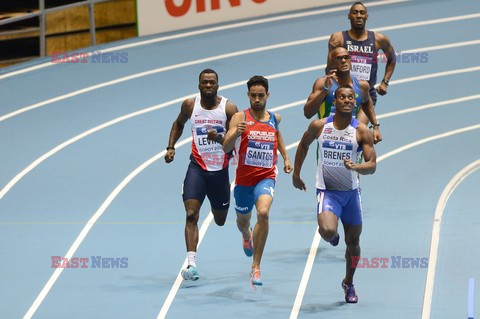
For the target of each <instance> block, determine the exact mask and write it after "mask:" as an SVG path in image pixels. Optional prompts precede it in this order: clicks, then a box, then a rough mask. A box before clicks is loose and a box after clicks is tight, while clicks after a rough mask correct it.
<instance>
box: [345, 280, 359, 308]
mask: <svg viewBox="0 0 480 319" xmlns="http://www.w3.org/2000/svg"><path fill="white" fill-rule="evenodd" d="M342 288H343V291H344V292H345V301H346V302H347V303H357V302H358V296H357V293H356V292H355V287H354V286H353V284H351V285H347V284H346V283H345V279H344V280H343V281H342Z"/></svg>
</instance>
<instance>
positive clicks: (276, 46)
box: [0, 14, 480, 122]
mask: <svg viewBox="0 0 480 319" xmlns="http://www.w3.org/2000/svg"><path fill="white" fill-rule="evenodd" d="M471 16H472V15H467V16H460V17H466V18H467V19H471V18H472V17H471ZM460 17H453V18H460ZM478 17H480V14H478ZM453 18H452V19H453ZM442 20H444V19H435V20H429V21H423V22H418V23H421V25H424V24H425V23H426V24H432V23H431V22H432V21H433V23H443V22H451V21H442ZM460 20H461V19H460ZM454 21H456V20H454ZM414 24H415V23H414ZM406 25H407V26H406V27H412V26H415V25H412V24H410V23H409V24H406ZM404 27H405V24H400V25H396V26H390V27H388V28H394V29H402V28H404ZM384 28H387V27H382V28H378V29H376V30H377V31H382V30H384ZM329 38H330V36H329V35H326V36H321V37H315V38H309V39H304V40H297V41H291V42H284V43H279V44H274V45H268V46H264V47H258V48H254V49H248V50H242V51H235V52H231V53H226V54H221V55H217V56H212V57H207V58H203V59H198V60H193V61H188V62H183V63H179V64H174V65H169V66H164V67H161V68H157V69H153V70H149V71H144V72H140V73H136V74H132V75H129V76H125V77H121V78H117V79H115V80H110V81H107V82H102V83H99V84H96V85H92V86H89V87H86V88H83V89H80V90H76V91H73V92H70V93H67V94H63V95H60V96H57V97H54V98H51V99H48V100H45V101H42V102H38V103H35V104H32V105H29V106H25V107H22V108H20V109H18V110H16V111H12V112H10V113H7V114H5V115H2V116H0V122H1V121H4V120H6V119H9V118H11V117H13V116H17V115H19V114H22V113H25V112H27V111H30V110H33V109H36V108H39V107H42V106H45V105H47V104H51V103H55V102H58V101H62V100H65V99H68V98H71V97H74V96H77V95H81V94H84V93H87V92H91V91H93V90H97V89H100V88H104V87H107V86H111V85H114V84H118V83H122V82H126V81H130V80H133V79H137V78H141V77H144V76H148V75H152V74H157V73H161V72H165V71H170V70H174V69H178V68H182V67H186V66H191V65H196V64H200V63H205V62H211V61H217V60H220V59H226V58H231V57H236V56H241V55H246V54H252V53H258V52H263V51H268V50H275V49H280V48H285V47H289V46H297V45H303V44H307V43H312V42H316V41H321V40H328V39H329ZM473 44H478V40H472V41H464V42H458V43H451V44H447V45H438V46H432V47H425V48H419V49H413V50H415V51H427V50H430V51H433V50H439V49H447V48H453V47H458V46H465V45H473ZM413 50H407V51H403V53H410V52H414V51H413Z"/></svg>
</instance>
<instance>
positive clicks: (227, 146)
mask: <svg viewBox="0 0 480 319" xmlns="http://www.w3.org/2000/svg"><path fill="white" fill-rule="evenodd" d="M246 129H247V122H245V114H244V113H243V112H237V113H235V114H234V115H233V116H232V119H231V121H230V125H229V126H228V131H227V135H225V140H224V141H223V151H224V152H225V153H229V152H231V151H232V150H233V148H234V147H235V141H236V140H237V138H238V137H239V136H240V135H242V133H243V132H244V131H245V130H246Z"/></svg>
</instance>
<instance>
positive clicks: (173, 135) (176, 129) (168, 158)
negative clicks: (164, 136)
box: [165, 99, 195, 163]
mask: <svg viewBox="0 0 480 319" xmlns="http://www.w3.org/2000/svg"><path fill="white" fill-rule="evenodd" d="M194 105H195V100H194V99H186V100H185V101H183V103H182V106H181V108H180V113H179V114H178V116H177V119H176V120H175V121H174V122H173V124H172V129H171V130H170V137H169V138H168V150H167V154H165V162H166V163H170V162H172V161H173V159H174V157H175V149H174V148H173V147H174V145H175V143H177V141H178V139H179V138H180V136H182V133H183V128H184V127H185V123H187V121H188V119H189V118H190V116H192V111H193V106H194Z"/></svg>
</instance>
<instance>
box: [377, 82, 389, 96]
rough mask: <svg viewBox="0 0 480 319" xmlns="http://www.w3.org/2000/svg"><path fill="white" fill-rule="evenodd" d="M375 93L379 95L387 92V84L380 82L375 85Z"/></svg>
mask: <svg viewBox="0 0 480 319" xmlns="http://www.w3.org/2000/svg"><path fill="white" fill-rule="evenodd" d="M377 93H378V94H380V95H385V94H387V84H385V83H384V82H380V84H379V85H378V86H377Z"/></svg>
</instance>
